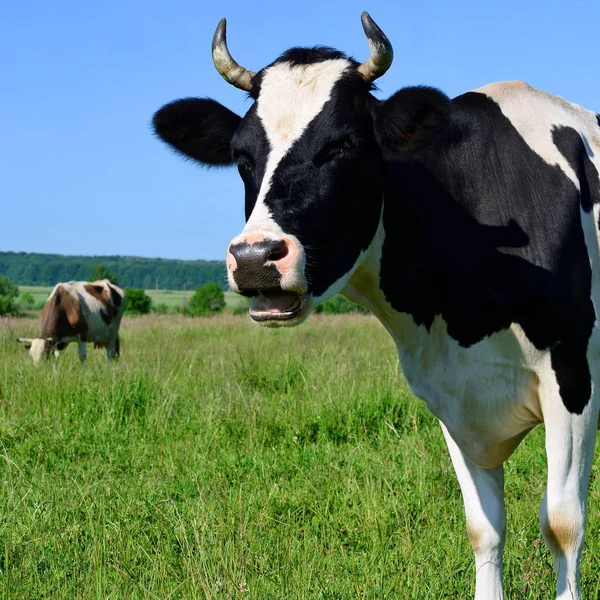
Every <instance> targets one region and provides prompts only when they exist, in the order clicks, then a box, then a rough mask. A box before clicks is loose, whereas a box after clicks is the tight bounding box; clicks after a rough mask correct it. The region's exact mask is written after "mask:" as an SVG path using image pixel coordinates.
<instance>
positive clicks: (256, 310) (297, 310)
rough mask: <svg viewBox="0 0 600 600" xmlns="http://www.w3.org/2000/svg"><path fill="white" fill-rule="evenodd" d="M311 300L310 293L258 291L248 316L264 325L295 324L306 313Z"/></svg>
mask: <svg viewBox="0 0 600 600" xmlns="http://www.w3.org/2000/svg"><path fill="white" fill-rule="evenodd" d="M311 300H312V295H311V294H304V295H301V294H297V293H296V292H286V291H284V290H276V291H268V292H259V293H258V295H257V296H256V297H255V298H254V300H253V301H252V305H251V306H250V317H252V320H253V321H256V322H258V323H262V324H264V325H267V324H272V325H284V324H289V325H292V324H293V325H296V324H297V323H298V322H300V320H302V319H303V317H304V316H306V315H307V314H308V309H309V308H310V305H311ZM286 322H287V323H286Z"/></svg>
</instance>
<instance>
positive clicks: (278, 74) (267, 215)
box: [154, 13, 600, 600]
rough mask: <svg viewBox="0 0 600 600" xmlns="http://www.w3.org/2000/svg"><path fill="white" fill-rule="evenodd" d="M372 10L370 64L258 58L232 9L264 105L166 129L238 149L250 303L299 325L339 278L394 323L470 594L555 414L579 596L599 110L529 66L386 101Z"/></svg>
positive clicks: (560, 578)
mask: <svg viewBox="0 0 600 600" xmlns="http://www.w3.org/2000/svg"><path fill="white" fill-rule="evenodd" d="M362 23H363V27H364V30H365V34H366V36H367V38H368V41H369V45H370V48H371V56H370V58H369V59H368V60H367V61H366V62H364V63H362V64H358V63H357V62H355V61H353V60H351V59H349V58H347V57H346V56H345V55H344V54H342V53H341V52H338V51H336V50H333V49H330V48H324V47H318V48H293V49H291V50H288V51H287V52H285V53H284V54H282V55H281V56H280V57H279V58H278V59H277V60H275V62H273V63H272V64H270V65H269V66H268V67H266V68H264V69H263V70H261V71H259V72H257V73H253V72H251V71H248V70H246V69H244V68H243V67H241V66H240V65H239V64H238V63H236V62H235V61H234V60H233V58H232V57H231V55H230V54H229V51H228V49H227V44H226V38H225V21H224V20H222V21H221V22H220V23H219V26H218V28H217V31H216V33H215V37H214V39H213V47H212V49H213V58H214V62H215V65H216V67H217V69H218V71H219V73H221V75H222V76H223V77H224V78H225V79H226V80H227V81H229V83H231V84H233V85H234V86H236V87H238V88H241V89H243V90H245V91H247V92H248V93H249V94H250V97H251V98H253V100H254V103H253V105H252V106H251V107H250V109H249V110H248V112H247V114H246V115H245V116H244V117H243V118H241V117H239V116H237V115H236V114H234V113H233V112H231V111H230V110H228V109H227V108H225V107H224V106H222V105H221V104H219V103H217V102H216V101H214V100H210V99H197V98H187V99H183V100H177V101H175V102H172V103H170V104H167V105H166V106H164V107H163V108H161V109H160V110H159V111H158V112H157V113H156V114H155V116H154V129H155V131H156V133H157V135H158V136H159V137H160V138H161V139H162V140H164V141H165V142H166V143H167V144H169V145H170V146H172V147H173V148H174V149H176V150H177V151H179V152H180V153H181V154H183V155H185V156H186V157H189V158H192V159H194V160H196V161H198V162H199V163H202V164H205V165H217V166H219V165H232V164H236V165H237V167H238V170H239V172H240V175H241V177H242V179H243V181H244V185H245V197H246V220H247V223H246V226H245V228H244V230H243V231H242V233H241V234H239V235H238V236H237V237H235V238H234V239H233V241H232V242H231V244H230V246H229V249H228V252H227V267H228V277H229V283H230V286H231V288H232V289H233V290H234V291H237V292H239V293H241V294H244V295H246V296H252V297H253V298H254V300H253V303H252V306H251V308H250V316H251V318H252V319H253V320H254V321H257V322H259V323H262V324H264V325H267V326H277V325H296V324H298V323H300V322H302V321H303V320H304V319H305V318H306V317H307V315H308V314H309V312H310V310H311V306H313V305H315V304H317V303H319V302H322V301H324V300H326V299H327V298H330V297H331V296H332V295H333V294H335V293H337V292H342V293H343V294H344V295H346V296H347V297H348V298H350V299H351V300H354V301H356V302H359V303H360V304H363V305H364V306H366V307H368V308H369V309H370V310H371V311H372V312H373V313H374V314H375V315H376V316H377V317H378V318H379V320H380V321H381V322H382V323H383V325H384V326H385V328H386V329H387V330H388V331H389V333H390V334H391V336H392V337H393V338H394V341H395V342H396V344H397V348H398V354H399V357H400V362H401V366H402V369H403V372H404V374H405V376H406V379H407V380H408V382H409V384H410V386H411V389H412V391H413V392H414V393H415V394H416V395H417V396H419V397H420V398H422V399H423V400H424V401H425V403H426V404H427V406H428V408H429V409H430V410H431V412H432V413H433V414H434V415H435V416H436V417H437V418H438V419H439V420H440V422H441V426H442V430H443V433H444V436H445V438H446V442H447V444H448V448H449V451H450V456H451V459H452V461H453V464H454V467H455V470H456V474H457V476H458V480H459V483H460V487H461V490H462V494H463V498H464V505H465V511H466V520H467V532H468V534H469V537H470V540H471V543H472V545H473V548H474V551H475V564H476V598H477V600H483V599H484V598H485V599H498V598H502V552H503V547H504V537H505V510H504V493H503V463H504V461H505V460H506V459H507V458H508V457H509V456H510V455H511V454H512V452H513V451H514V450H515V448H516V447H517V446H518V444H519V442H520V441H521V440H522V439H523V437H524V436H525V435H526V434H527V432H528V431H529V430H530V429H532V428H533V427H535V426H536V425H538V424H539V423H544V424H545V428H546V454H547V460H548V481H547V489H546V493H545V495H544V498H543V500H542V502H541V509H540V513H539V515H540V523H541V528H542V532H543V535H544V539H545V541H546V543H547V545H548V547H549V549H550V551H551V553H552V555H553V558H554V567H555V570H556V573H557V588H556V597H557V598H560V599H566V598H569V599H578V598H580V597H581V592H580V586H579V559H580V554H581V550H582V548H583V542H584V533H585V522H586V505H587V488H588V481H589V474H590V467H591V462H592V455H593V451H594V441H595V437H596V428H597V424H598V407H599V402H600V393H599V392H598V387H597V382H600V377H599V375H600V374H599V372H598V369H599V366H600V361H599V358H600V357H599V352H600V337H599V332H600V328H599V327H598V326H597V319H596V311H597V310H599V309H600V306H599V302H600V271H599V270H600V242H599V233H598V227H599V218H598V217H599V212H600V180H599V176H598V172H599V170H600V116H598V115H596V114H594V113H592V112H589V111H587V110H585V109H584V108H582V107H580V106H577V105H575V104H570V103H569V102H566V101H565V100H563V99H561V98H558V97H556V96H552V95H550V94H547V93H545V92H542V91H539V90H536V89H534V88H532V87H530V86H529V85H527V84H526V83H522V82H506V83H496V84H492V85H488V86H486V87H483V88H480V89H478V90H475V91H472V92H468V93H466V94H463V95H461V96H458V97H457V98H454V99H452V100H451V99H449V98H448V97H447V96H445V95H444V94H443V93H442V92H440V91H438V90H436V89H434V88H430V87H407V88H404V89H401V90H399V91H398V92H396V93H395V94H393V95H392V96H391V97H390V98H388V99H387V100H383V101H381V100H378V99H376V98H375V97H374V96H373V95H372V94H371V91H372V89H373V81H374V80H375V79H376V78H377V77H379V76H381V75H382V74H383V73H384V72H385V71H386V70H387V69H388V68H389V66H390V64H391V62H392V48H391V45H390V43H389V41H388V39H387V37H386V36H385V35H384V34H383V32H382V31H381V30H380V29H379V27H378V26H377V25H376V24H375V23H374V22H373V20H372V19H371V18H370V17H369V15H368V14H367V13H363V16H362Z"/></svg>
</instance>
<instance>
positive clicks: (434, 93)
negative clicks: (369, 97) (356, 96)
mask: <svg viewBox="0 0 600 600" xmlns="http://www.w3.org/2000/svg"><path fill="white" fill-rule="evenodd" d="M451 110H452V104H451V102H450V99H449V98H448V96H446V95H445V94H443V93H442V92H440V91H439V90H436V89H435V88H431V87H425V86H418V87H406V88H402V89H401V90H399V91H397V92H396V93H395V94H394V95H393V96H391V97H390V98H388V99H387V100H386V101H384V102H382V103H381V104H379V105H378V106H377V108H376V111H375V118H374V121H375V136H376V138H377V141H378V142H379V145H380V147H381V149H382V150H383V152H384V154H407V153H411V152H413V151H414V150H417V149H418V148H421V147H422V146H424V145H425V144H426V143H427V142H428V141H429V140H430V139H431V138H432V137H433V136H434V135H435V133H436V132H437V131H439V130H440V129H441V128H443V127H444V126H445V125H446V124H447V123H448V121H449V118H450V112H451Z"/></svg>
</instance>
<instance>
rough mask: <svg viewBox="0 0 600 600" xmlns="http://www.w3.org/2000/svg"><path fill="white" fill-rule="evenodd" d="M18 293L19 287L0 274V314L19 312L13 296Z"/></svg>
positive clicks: (15, 314)
mask: <svg viewBox="0 0 600 600" xmlns="http://www.w3.org/2000/svg"><path fill="white" fill-rule="evenodd" d="M18 295H19V288H18V287H17V286H16V285H14V284H13V283H11V282H10V280H9V279H8V278H7V277H4V276H0V316H5V315H13V316H17V315H18V314H19V309H18V308H17V306H16V305H15V298H16V297H17V296H18Z"/></svg>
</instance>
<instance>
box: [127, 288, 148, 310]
mask: <svg viewBox="0 0 600 600" xmlns="http://www.w3.org/2000/svg"><path fill="white" fill-rule="evenodd" d="M124 291H125V313H126V314H128V315H147V314H148V313H149V312H150V311H151V310H152V298H150V296H148V294H146V291H145V290H142V289H139V288H130V287H126V288H125V290H124Z"/></svg>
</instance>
